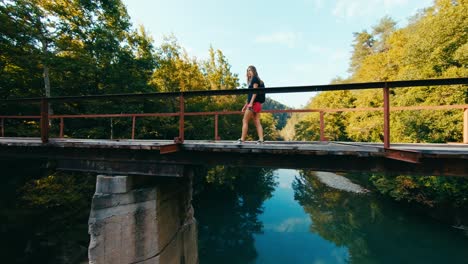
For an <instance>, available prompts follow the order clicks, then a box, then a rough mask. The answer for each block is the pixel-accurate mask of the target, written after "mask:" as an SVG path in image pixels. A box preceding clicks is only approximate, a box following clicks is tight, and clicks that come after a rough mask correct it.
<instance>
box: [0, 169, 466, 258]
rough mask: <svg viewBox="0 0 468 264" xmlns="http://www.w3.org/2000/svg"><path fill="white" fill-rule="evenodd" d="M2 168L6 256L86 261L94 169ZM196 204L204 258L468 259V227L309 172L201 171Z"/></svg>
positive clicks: (0, 223)
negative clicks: (342, 187) (338, 186)
mask: <svg viewBox="0 0 468 264" xmlns="http://www.w3.org/2000/svg"><path fill="white" fill-rule="evenodd" d="M0 165H2V168H4V169H3V171H2V172H3V173H2V185H0V198H1V199H0V260H1V263H82V262H83V261H86V259H87V247H88V244H89V236H88V233H87V220H88V215H89V208H90V204H91V198H92V195H93V193H94V186H95V175H92V174H82V173H81V174H80V173H63V172H55V171H51V169H49V165H50V164H49V163H48V162H46V161H39V160H16V161H3V162H1V161H0ZM193 206H194V208H195V217H196V219H197V221H198V248H199V257H200V263H202V264H210V263H224V264H234V263H236V264H237V263H239V264H240V263H242V264H244V263H273V264H275V263H316V264H322V263H323V264H325V263H424V264H425V263H447V264H448V263H450V264H451V263H468V232H467V231H465V230H462V229H457V228H454V227H453V226H452V225H453V222H450V221H440V220H436V219H439V218H433V217H432V216H433V212H432V211H431V210H430V209H429V210H427V209H426V210H420V208H416V207H415V206H414V205H407V204H405V203H402V202H395V201H392V200H389V199H388V198H385V197H382V196H380V195H378V194H377V192H375V191H374V192H371V193H369V194H355V193H350V192H346V191H342V190H337V189H334V188H331V187H328V186H326V185H324V184H323V183H321V182H320V181H319V180H318V178H317V177H316V176H315V175H314V172H310V171H296V170H270V169H264V168H232V167H223V166H219V167H216V168H203V169H200V168H197V170H196V173H195V177H194V194H193ZM430 215H431V216H430ZM463 221H465V222H463V223H466V219H463ZM458 227H460V226H458Z"/></svg>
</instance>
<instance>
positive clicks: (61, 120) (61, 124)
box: [60, 117, 64, 138]
mask: <svg viewBox="0 0 468 264" xmlns="http://www.w3.org/2000/svg"><path fill="white" fill-rule="evenodd" d="M63 126H64V122H63V117H61V118H60V138H63Z"/></svg>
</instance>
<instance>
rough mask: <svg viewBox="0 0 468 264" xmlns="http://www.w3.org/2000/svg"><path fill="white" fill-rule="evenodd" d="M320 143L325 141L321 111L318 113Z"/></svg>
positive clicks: (323, 120)
mask: <svg viewBox="0 0 468 264" xmlns="http://www.w3.org/2000/svg"><path fill="white" fill-rule="evenodd" d="M320 141H326V139H325V119H324V113H323V111H320Z"/></svg>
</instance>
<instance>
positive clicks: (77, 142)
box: [0, 137, 468, 159]
mask: <svg viewBox="0 0 468 264" xmlns="http://www.w3.org/2000/svg"><path fill="white" fill-rule="evenodd" d="M172 145H174V142H173V141H172V140H126V139H121V140H108V139H50V141H49V142H48V143H46V144H43V143H42V142H41V140H40V139H39V138H1V137H0V146H15V147H49V148H50V147H56V148H94V149H129V150H161V149H162V148H164V147H167V146H172ZM180 148H181V149H184V150H188V151H210V152H236V153H276V154H305V155H307V154H308V155H352V156H368V155H371V156H384V154H383V153H384V148H383V144H381V143H365V142H364V143H360V142H352V143H351V142H333V141H332V142H317V141H312V142H302V141H267V142H265V143H264V144H256V143H255V142H245V143H243V144H237V143H236V142H235V141H226V140H225V141H209V140H186V141H185V142H184V144H181V145H180ZM391 148H392V149H396V150H411V151H417V152H420V153H422V154H423V155H424V156H434V155H436V156H445V157H447V156H451V157H457V158H462V159H468V144H392V145H391Z"/></svg>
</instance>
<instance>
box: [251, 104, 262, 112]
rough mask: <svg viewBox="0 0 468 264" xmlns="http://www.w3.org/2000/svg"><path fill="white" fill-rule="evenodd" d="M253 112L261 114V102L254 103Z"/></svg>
mask: <svg viewBox="0 0 468 264" xmlns="http://www.w3.org/2000/svg"><path fill="white" fill-rule="evenodd" d="M252 110H253V111H254V112H255V113H260V112H261V111H262V104H261V103H259V102H254V103H253V105H252Z"/></svg>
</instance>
